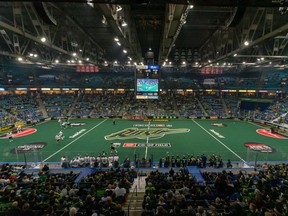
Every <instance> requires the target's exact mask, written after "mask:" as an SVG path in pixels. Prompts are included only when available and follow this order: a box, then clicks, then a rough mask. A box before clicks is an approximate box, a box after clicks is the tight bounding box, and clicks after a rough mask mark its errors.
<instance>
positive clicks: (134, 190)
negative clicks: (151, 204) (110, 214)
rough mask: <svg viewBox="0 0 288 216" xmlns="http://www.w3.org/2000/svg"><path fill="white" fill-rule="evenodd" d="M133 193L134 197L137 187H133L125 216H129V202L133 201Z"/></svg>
mask: <svg viewBox="0 0 288 216" xmlns="http://www.w3.org/2000/svg"><path fill="white" fill-rule="evenodd" d="M134 193H136V196H137V185H136V186H135V187H134V189H133V191H132V195H131V198H130V200H129V204H128V209H127V211H128V212H127V215H128V216H129V214H130V205H131V201H132V200H133V197H134Z"/></svg>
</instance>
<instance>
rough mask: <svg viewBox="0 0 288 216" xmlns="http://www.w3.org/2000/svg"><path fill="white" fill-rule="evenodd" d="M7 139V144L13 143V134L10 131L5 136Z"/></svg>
mask: <svg viewBox="0 0 288 216" xmlns="http://www.w3.org/2000/svg"><path fill="white" fill-rule="evenodd" d="M7 137H8V139H9V142H13V133H12V131H10V132H9V133H8V134H7Z"/></svg>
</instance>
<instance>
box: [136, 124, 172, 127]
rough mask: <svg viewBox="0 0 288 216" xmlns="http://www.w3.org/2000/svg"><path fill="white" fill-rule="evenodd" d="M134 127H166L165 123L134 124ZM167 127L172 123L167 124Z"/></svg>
mask: <svg viewBox="0 0 288 216" xmlns="http://www.w3.org/2000/svg"><path fill="white" fill-rule="evenodd" d="M133 127H165V124H134V125H133ZM166 127H172V125H171V124H166Z"/></svg>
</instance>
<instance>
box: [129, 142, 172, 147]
mask: <svg viewBox="0 0 288 216" xmlns="http://www.w3.org/2000/svg"><path fill="white" fill-rule="evenodd" d="M123 147H124V148H136V147H137V148H146V147H150V148H151V147H152V148H170V147H171V144H170V143H124V144H123Z"/></svg>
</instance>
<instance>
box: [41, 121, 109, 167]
mask: <svg viewBox="0 0 288 216" xmlns="http://www.w3.org/2000/svg"><path fill="white" fill-rule="evenodd" d="M105 121H107V119H104V120H103V121H102V122H100V123H98V124H97V125H95V126H94V127H92V128H91V129H89V130H88V131H86V132H85V133H83V134H82V135H80V136H79V137H77V138H76V139H74V140H73V141H71V142H70V143H68V144H67V145H65V146H63V147H62V148H61V149H59V150H58V151H56V152H54V153H53V154H51V155H50V156H49V157H47V158H45V159H44V160H43V161H42V162H45V161H47V160H49V159H50V158H51V157H53V156H54V155H56V154H58V153H59V152H61V151H62V150H63V149H65V148H67V147H68V146H70V145H72V144H73V143H74V142H75V141H77V140H78V139H80V138H81V137H83V136H84V135H86V134H87V133H89V132H90V131H92V130H94V129H95V128H96V127H98V126H99V125H101V124H102V123H104V122H105Z"/></svg>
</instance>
